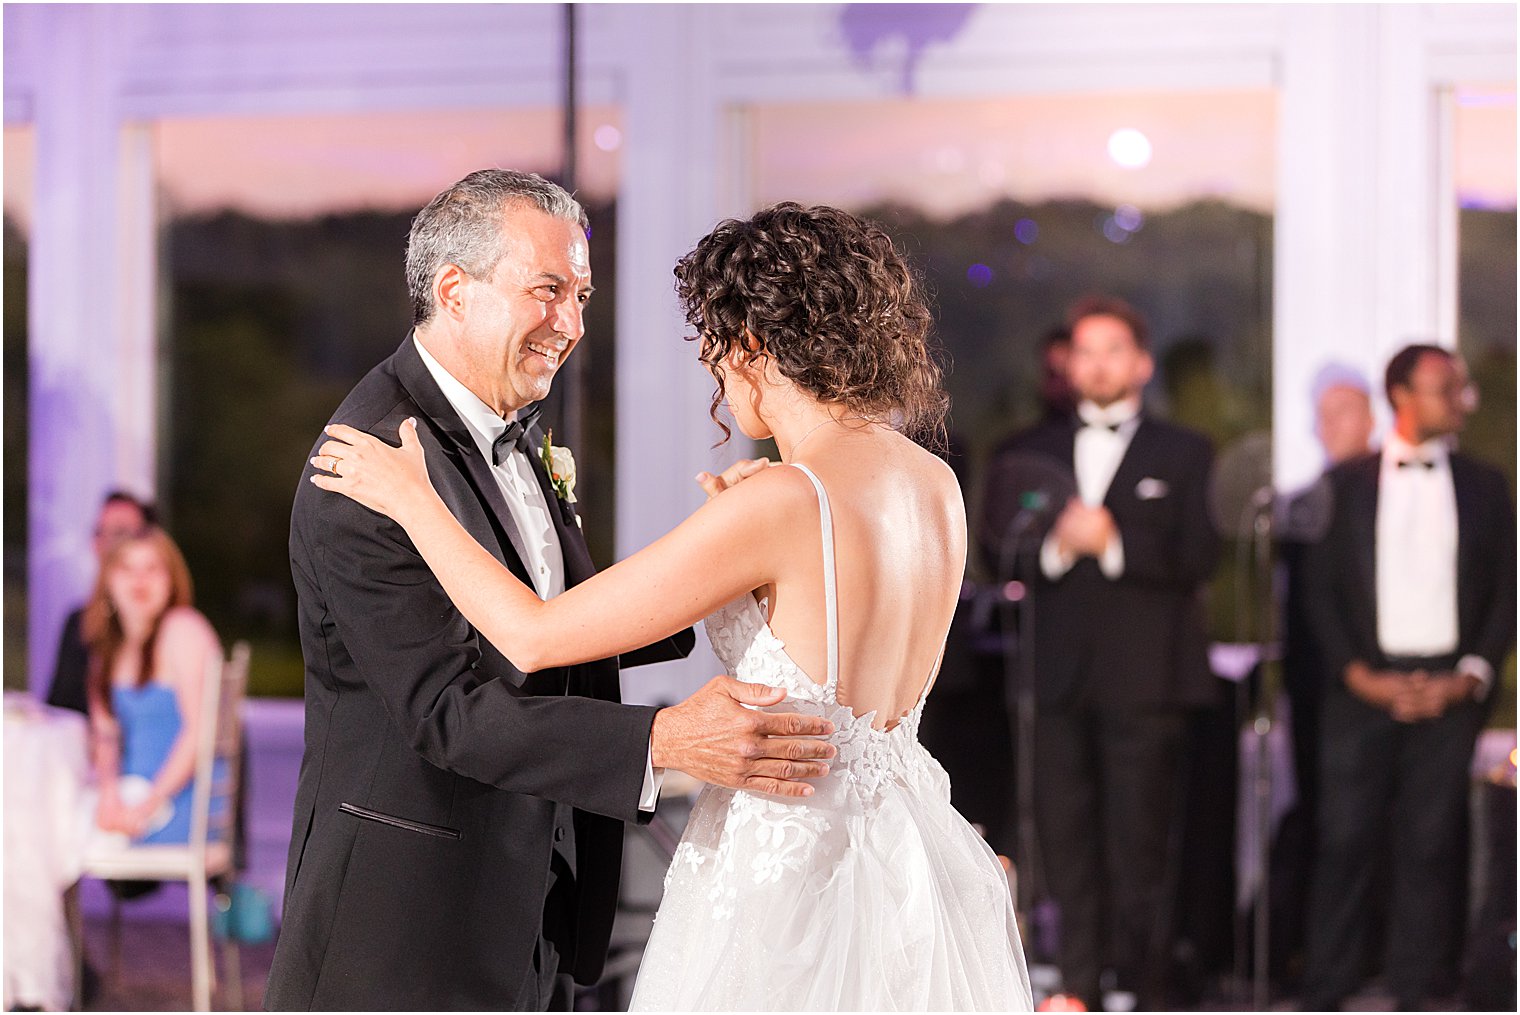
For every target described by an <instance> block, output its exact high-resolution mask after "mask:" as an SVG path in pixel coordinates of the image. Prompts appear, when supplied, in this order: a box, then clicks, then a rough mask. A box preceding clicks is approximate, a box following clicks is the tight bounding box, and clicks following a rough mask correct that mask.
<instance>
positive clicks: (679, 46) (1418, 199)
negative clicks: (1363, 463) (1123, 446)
mask: <svg viewBox="0 0 1520 1015" xmlns="http://www.w3.org/2000/svg"><path fill="white" fill-rule="evenodd" d="M874 10H876V11H877V12H878V13H879V12H880V11H881V8H879V7H878V8H874ZM866 11H867V8H864V7H861V8H855V9H849V8H847V7H846V6H845V5H834V4H797V5H774V6H771V5H689V6H675V5H591V6H584V7H582V8H580V11H579V13H580V15H581V19H582V20H581V24H582V26H583V35H582V52H583V54H584V56H583V59H584V68H583V73H582V98H583V101H585V102H587V103H591V104H602V103H614V104H617V105H620V106H621V107H622V109H623V116H624V124H625V132H624V134H625V147H624V150H623V153H624V168H623V183H622V190H621V194H620V200H619V205H618V207H619V215H620V221H619V229H618V235H619V240H618V242H619V249H618V263H619V265H620V271H621V273H622V277H621V278H620V283H621V284H620V285H619V303H618V306H617V316H618V332H619V335H620V341H621V346H620V348H619V351H618V364H619V366H618V371H619V376H618V383H619V391H620V398H619V403H618V404H619V408H618V413H619V420H618V423H619V426H618V455H619V470H618V474H619V491H618V494H619V498H618V519H617V521H618V534H619V543H620V546H619V550H620V552H622V553H627V552H630V551H632V550H633V549H636V548H638V547H639V546H642V545H644V544H646V543H647V542H649V541H650V540H652V539H653V538H655V537H656V536H658V535H659V534H660V533H662V532H664V531H665V530H666V529H668V528H669V527H670V526H671V525H672V524H674V523H675V522H676V521H677V520H678V519H679V518H681V517H682V516H683V515H684V514H685V513H686V512H687V511H689V510H690V509H691V508H692V507H693V506H694V505H695V503H696V502H697V499H698V497H699V494H698V493H697V491H696V489H695V487H694V486H693V485H692V484H691V477H692V475H693V474H695V473H696V472H697V471H699V470H700V469H703V468H706V467H708V466H709V465H711V464H712V463H713V460H714V459H713V456H712V454H711V452H710V451H709V450H708V444H709V443H710V441H711V430H710V428H709V426H708V424H707V422H706V413H705V409H706V403H707V394H708V390H709V387H708V381H707V379H706V377H705V375H704V374H703V373H702V371H701V370H700V368H698V367H697V366H696V365H695V363H694V361H693V356H692V354H691V349H690V347H689V345H687V344H686V343H683V342H680V341H679V339H680V337H681V336H682V335H683V334H684V333H685V327H684V323H683V322H682V320H681V318H680V315H679V313H678V312H677V309H676V306H675V302H674V298H673V296H672V291H671V277H670V266H671V265H672V264H673V263H674V261H675V259H676V258H677V257H678V256H679V255H680V254H682V253H684V252H685V251H686V250H687V249H688V248H689V247H690V245H691V244H692V242H693V241H695V240H696V239H697V238H698V237H700V236H701V235H702V233H703V232H704V231H705V230H706V229H707V228H708V227H709V226H710V225H711V224H712V223H713V222H714V221H715V220H716V219H718V218H720V217H722V216H724V215H727V214H734V213H738V212H742V211H744V210H746V208H747V194H748V189H747V183H746V179H745V167H746V161H745V158H744V151H745V148H744V144H745V134H744V130H743V115H742V110H741V109H739V108H738V107H742V106H743V105H744V104H746V103H752V102H780V101H801V102H805V101H809V100H822V101H828V100H835V99H847V98H855V99H871V98H875V97H897V96H901V95H903V94H904V93H905V92H906V91H911V92H912V93H913V94H919V95H924V96H937V97H949V96H964V97H994V96H1011V95H1020V94H1030V93H1039V92H1058V91H1073V90H1105V91H1111V90H1115V89H1126V88H1132V89H1145V90H1151V91H1155V90H1172V89H1182V90H1188V89H1205V90H1207V89H1225V88H1240V87H1275V88H1277V89H1278V91H1279V94H1280V110H1281V115H1280V120H1279V124H1280V126H1279V131H1280V134H1279V146H1278V180H1279V187H1278V204H1277V234H1276V238H1275V251H1276V264H1275V274H1276V278H1275V293H1276V303H1275V307H1274V350H1275V351H1274V367H1273V371H1274V375H1273V383H1274V392H1275V395H1274V406H1273V408H1274V420H1275V422H1274V426H1275V431H1276V463H1275V469H1276V474H1277V476H1278V479H1279V481H1280V482H1282V483H1283V484H1284V485H1293V484H1295V483H1296V482H1298V481H1300V480H1302V479H1305V478H1307V477H1308V476H1310V475H1312V474H1313V472H1314V471H1316V470H1317V468H1318V465H1319V462H1318V451H1317V448H1316V446H1315V445H1314V443H1313V438H1312V434H1311V432H1310V409H1309V406H1308V404H1307V395H1306V393H1307V391H1308V388H1309V383H1310V380H1311V378H1312V376H1313V374H1314V372H1315V370H1317V369H1318V367H1319V365H1320V364H1321V363H1322V362H1324V361H1325V360H1327V359H1330V358H1334V359H1339V360H1342V361H1345V362H1348V363H1351V364H1353V365H1356V366H1360V367H1361V368H1363V369H1364V370H1365V371H1366V372H1368V374H1369V375H1373V376H1375V375H1376V374H1377V373H1378V371H1379V369H1380V367H1381V364H1382V362H1383V361H1384V359H1385V358H1386V357H1387V355H1388V353H1389V352H1390V351H1391V350H1392V349H1393V348H1394V347H1396V346H1397V345H1399V344H1401V343H1402V342H1403V341H1405V340H1406V339H1407V338H1409V337H1411V336H1421V337H1429V336H1437V337H1439V338H1441V339H1442V340H1445V341H1448V342H1449V341H1451V340H1452V339H1453V328H1454V317H1455V314H1454V309H1453V308H1454V306H1455V297H1454V293H1455V268H1454V265H1455V249H1454V243H1453V238H1454V228H1453V225H1452V222H1453V219H1452V216H1453V215H1454V212H1453V211H1451V210H1450V209H1451V205H1452V202H1451V194H1450V186H1451V184H1450V164H1449V159H1450V152H1449V144H1448V143H1447V140H1448V139H1447V137H1446V134H1445V131H1446V130H1447V127H1446V126H1445V120H1444V119H1443V115H1442V109H1443V107H1442V103H1441V101H1440V98H1439V96H1440V92H1441V89H1443V88H1444V87H1446V86H1448V85H1450V84H1452V83H1455V82H1458V81H1482V82H1513V81H1514V78H1515V43H1516V34H1515V11H1514V8H1513V7H1511V6H1506V5H1435V4H1424V5H1402V6H1394V5H1388V6H1369V5H1344V6H1327V5H1321V6H1266V5H1259V6H1205V5H1145V4H1135V5H1086V6H1062V5H1029V4H1018V5H1014V4H993V5H965V6H963V5H941V6H939V7H937V8H936V7H930V6H928V5H909V6H904V7H899V8H896V9H895V10H893V11H890V12H889V13H887V14H879V16H880V17H882V18H884V19H885V20H883V21H881V22H880V23H878V24H874V25H873V24H866V25H864V28H862V23H861V20H860V19H861V18H862V17H864V15H865V12H866ZM561 17H562V13H561V9H560V7H559V6H558V5H521V6H486V5H457V6H456V5H426V6H424V5H335V6H316V5H312V6H304V5H270V6H262V5H205V6H153V5H144V6H117V7H105V6H102V7H83V6H80V7H20V6H15V5H9V6H7V7H6V8H5V11H4V18H5V36H4V46H5V67H4V73H5V99H4V109H5V120H6V123H7V124H14V123H32V124H34V125H35V129H36V138H37V166H36V174H35V175H36V179H37V180H38V181H39V183H38V193H37V195H36V203H35V207H36V214H35V219H34V225H33V238H32V244H33V246H32V251H33V253H32V258H33V259H32V268H31V280H30V295H31V303H30V306H31V315H32V317H31V322H30V327H31V361H30V369H31V371H32V382H33V399H34V403H33V418H34V425H33V427H32V448H31V469H32V473H31V522H30V524H31V526H32V533H31V546H32V551H31V561H30V564H29V568H30V575H29V580H30V586H29V593H30V606H31V624H30V637H29V647H30V650H31V677H32V684H33V686H34V687H36V686H40V685H41V684H43V683H44V682H45V681H46V679H47V674H48V673H50V667H51V660H52V653H53V648H54V645H53V641H54V639H55V637H56V632H57V629H58V624H59V622H60V620H61V617H62V613H63V611H64V610H65V609H66V607H67V606H68V605H69V604H70V603H72V602H74V601H76V600H77V599H78V598H79V597H80V596H82V594H83V592H84V583H85V581H86V580H87V578H88V573H89V560H88V545H87V538H86V537H87V533H88V530H89V527H90V524H91V519H92V516H93V513H94V510H95V506H96V504H97V503H98V500H99V495H100V494H101V493H103V492H104V490H105V489H107V488H108V487H110V486H113V485H119V484H125V485H129V486H134V487H137V488H139V489H142V490H144V491H145V492H151V484H152V482H153V478H154V472H155V469H154V459H155V450H156V447H155V428H154V419H155V412H156V410H155V408H154V407H155V406H156V404H157V396H156V392H155V390H154V376H155V373H156V355H157V354H156V351H155V350H156V342H155V329H154V321H153V307H154V300H155V293H154V289H153V287H154V281H155V270H154V265H153V243H154V238H153V222H154V215H153V208H152V181H151V175H150V170H151V162H150V153H149V152H148V150H147V145H146V141H145V135H144V133H143V132H142V131H141V130H139V129H137V128H138V127H139V126H140V125H141V124H144V123H147V122H151V121H152V120H154V119H157V118H161V117H172V116H187V115H198V116H234V115H240V114H243V115H252V114H271V113H298V112H329V113H331V112H361V111H382V110H393V109H401V108H427V107H448V108H456V109H457V108H461V107H468V106H473V105H478V106H494V107H501V106H528V107H544V106H552V105H553V104H555V103H556V102H557V101H558V97H559V88H560V85H559V76H560V67H559V60H560V52H561V42H560V36H559V32H560V23H561V22H560V19H561ZM873 29H879V31H876V37H875V38H874V40H873V39H870V38H869V36H870V35H871V32H872V30H873ZM852 39H854V40H855V44H854V48H852V43H851V40H852ZM863 40H864V41H863ZM441 182H446V181H441ZM714 667H715V663H713V662H712V660H711V658H710V657H705V656H704V657H699V658H696V659H694V660H692V661H690V662H688V663H685V664H672V665H671V666H668V667H665V668H664V670H665V672H664V673H663V675H655V676H649V675H640V676H638V677H636V678H633V679H631V680H630V683H629V692H630V694H631V696H635V697H640V698H657V697H660V696H663V695H671V694H676V693H680V692H681V691H682V690H683V689H684V688H686V687H688V686H691V685H692V684H694V683H695V682H698V681H700V680H701V679H705V677H706V676H708V675H710V674H711V673H712V672H716V670H715V669H714Z"/></svg>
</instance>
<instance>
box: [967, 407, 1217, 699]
mask: <svg viewBox="0 0 1520 1015" xmlns="http://www.w3.org/2000/svg"><path fill="white" fill-rule="evenodd" d="M1079 426H1080V423H1079V422H1078V421H1077V419H1076V418H1075V417H1069V418H1066V419H1061V420H1054V421H1049V422H1045V423H1040V424H1037V425H1036V426H1034V427H1032V428H1031V429H1029V430H1026V431H1024V432H1022V433H1020V434H1016V435H1015V436H1014V437H1012V438H1010V439H1009V440H1008V441H1006V442H1005V443H1004V444H1003V445H1002V447H1001V448H1000V449H999V453H1013V452H1024V453H1034V454H1040V455H1045V456H1047V457H1049V458H1051V459H1053V460H1055V461H1057V462H1059V463H1060V464H1062V465H1064V466H1065V467H1066V468H1067V469H1071V470H1073V472H1075V461H1074V456H1073V453H1074V449H1075V445H1076V434H1077V429H1078V427H1079ZM1212 460H1213V453H1212V451H1211V449H1210V447H1209V442H1208V440H1207V438H1205V437H1203V436H1202V435H1201V434H1197V433H1194V432H1193V431H1191V430H1185V429H1183V428H1181V427H1178V426H1173V425H1172V424H1170V423H1163V422H1161V421H1159V420H1154V419H1151V418H1149V417H1143V418H1142V419H1141V421H1140V425H1139V426H1138V427H1137V428H1136V430H1135V433H1134V436H1133V437H1132V438H1131V439H1130V443H1129V447H1128V448H1127V449H1126V450H1125V453H1124V458H1123V460H1122V461H1120V463H1119V468H1118V469H1117V470H1116V471H1115V473H1114V478H1113V482H1112V483H1111V484H1110V485H1109V488H1108V494H1107V496H1106V497H1105V498H1104V501H1103V505H1104V507H1106V508H1108V510H1109V513H1110V514H1112V515H1113V518H1114V523H1115V524H1116V525H1117V526H1118V529H1119V534H1120V537H1121V538H1122V539H1123V542H1124V573H1123V574H1122V575H1120V577H1119V578H1118V579H1117V580H1110V579H1109V578H1107V577H1105V576H1104V574H1103V572H1102V571H1101V570H1100V569H1099V567H1098V563H1097V561H1095V560H1093V559H1092V558H1091V557H1083V558H1082V559H1080V560H1078V561H1077V563H1076V564H1075V566H1073V567H1072V569H1071V570H1070V571H1068V572H1067V573H1066V574H1065V575H1063V576H1062V577H1061V578H1059V579H1057V580H1055V581H1051V580H1049V579H1047V578H1046V577H1045V575H1044V573H1043V571H1040V569H1039V565H1038V563H1037V562H1031V565H1030V570H1032V571H1034V572H1036V573H1037V574H1038V577H1037V578H1036V579H1035V582H1034V611H1035V667H1036V673H1037V683H1036V695H1037V698H1038V700H1039V701H1040V702H1041V703H1042V704H1044V705H1047V706H1051V705H1074V704H1084V705H1086V704H1090V705H1102V706H1117V707H1131V706H1133V707H1156V706H1192V705H1206V704H1209V703H1210V702H1211V701H1212V700H1213V698H1214V694H1215V681H1214V680H1213V678H1212V676H1211V674H1210V671H1209V663H1208V637H1207V634H1206V628H1205V623H1204V614H1203V602H1202V598H1201V591H1202V586H1203V583H1204V582H1205V581H1207V580H1208V578H1209V577H1210V576H1211V575H1212V574H1213V573H1214V566H1215V564H1216V563H1217V561H1218V558H1219V539H1218V536H1217V535H1216V534H1215V532H1214V526H1213V525H1212V523H1211V522H1210V518H1209V510H1208V486H1209V469H1210V465H1211V463H1212ZM1008 493H1009V494H1012V493H1013V492H1012V491H1009V492H1008ZM987 495H988V496H989V497H996V496H1002V495H1004V494H1000V492H999V491H995V490H989V491H988V493H987ZM1059 507H1060V505H1055V508H1056V509H1057V510H1058V509H1059ZM989 513H990V512H989ZM1038 552H1039V550H1038V546H1037V545H1032V546H1030V547H1029V548H1027V549H1026V550H1025V553H1027V554H1031V555H1033V556H1035V557H1037V556H1038Z"/></svg>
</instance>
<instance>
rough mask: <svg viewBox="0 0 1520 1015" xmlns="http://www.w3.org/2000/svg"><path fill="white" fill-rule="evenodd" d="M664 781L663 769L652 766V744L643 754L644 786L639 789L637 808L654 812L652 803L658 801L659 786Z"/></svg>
mask: <svg viewBox="0 0 1520 1015" xmlns="http://www.w3.org/2000/svg"><path fill="white" fill-rule="evenodd" d="M664 783H665V769H663V768H655V767H654V745H652V744H651V745H650V747H649V753H648V754H646V755H645V756H644V788H643V789H641V790H639V810H641V811H646V812H648V813H651V814H653V813H654V805H655V804H657V803H659V802H660V787H661V786H662V785H664Z"/></svg>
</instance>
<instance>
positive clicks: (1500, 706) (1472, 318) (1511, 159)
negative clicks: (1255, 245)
mask: <svg viewBox="0 0 1520 1015" xmlns="http://www.w3.org/2000/svg"><path fill="white" fill-rule="evenodd" d="M1455 120H1456V122H1455V125H1454V126H1455V138H1454V141H1455V144H1456V152H1455V165H1454V169H1455V175H1456V184H1457V201H1458V205H1459V208H1458V212H1457V342H1458V346H1459V348H1460V349H1461V351H1462V355H1463V356H1464V357H1465V358H1466V360H1467V363H1468V368H1469V369H1470V370H1471V371H1472V377H1473V381H1474V382H1475V383H1476V384H1477V387H1478V392H1479V407H1478V411H1477V412H1476V413H1474V414H1473V415H1472V417H1471V418H1470V419H1469V420H1468V422H1467V428H1466V430H1465V431H1463V434H1462V448H1463V450H1465V451H1468V452H1470V453H1471V454H1473V455H1476V456H1477V457H1479V458H1482V459H1484V460H1486V461H1488V462H1491V463H1493V464H1494V465H1496V466H1498V467H1499V468H1500V469H1502V470H1503V471H1504V474H1505V475H1506V476H1508V477H1509V492H1510V499H1511V500H1512V501H1513V499H1514V496H1515V325H1516V319H1515V297H1516V292H1515V271H1516V262H1515V239H1516V236H1515V88H1514V85H1513V84H1507V85H1503V86H1498V87H1464V88H1458V89H1457V93H1456V117H1455ZM1494 701H1495V707H1494V711H1493V714H1492V715H1491V716H1490V718H1489V725H1490V726H1492V727H1496V728H1497V727H1503V728H1508V729H1513V728H1514V725H1515V653H1514V652H1513V651H1511V652H1510V654H1509V659H1508V661H1507V662H1506V663H1505V666H1504V673H1503V675H1502V685H1501V689H1500V691H1499V692H1498V693H1497V694H1496V695H1495V698H1494Z"/></svg>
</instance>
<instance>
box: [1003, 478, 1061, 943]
mask: <svg viewBox="0 0 1520 1015" xmlns="http://www.w3.org/2000/svg"><path fill="white" fill-rule="evenodd" d="M1048 502H1049V497H1048V496H1047V495H1046V494H1045V493H1044V492H1043V491H1033V492H1030V493H1025V494H1024V495H1023V496H1022V497H1021V498H1020V508H1019V512H1018V514H1016V515H1014V516H1013V519H1012V520H1011V521H1010V522H1009V523H1008V528H1007V529H1005V530H1004V532H1003V538H1002V540H1001V541H1000V543H999V544H998V579H999V581H1000V582H1001V584H1000V586H999V588H998V603H999V607H1000V611H999V612H1000V617H1001V620H1002V630H1003V639H1002V640H1003V666H1004V671H1003V672H1004V701H1005V702H1006V703H1007V704H1006V706H1005V707H1007V708H1008V710H1009V713H1010V718H1011V719H1012V724H1013V730H1012V732H1013V740H1014V820H1015V821H1016V822H1017V825H1018V831H1017V836H1016V839H1015V843H1016V847H1017V849H1016V852H1017V866H1016V867H1015V870H1016V872H1017V874H1018V883H1017V889H1018V893H1017V899H1016V902H1017V906H1018V910H1019V911H1020V912H1021V913H1024V914H1026V919H1032V917H1033V913H1034V901H1035V899H1037V898H1040V897H1043V895H1044V894H1045V891H1044V889H1045V878H1044V869H1043V864H1042V863H1041V862H1040V850H1039V837H1038V836H1037V835H1036V830H1035V817H1034V719H1035V695H1034V685H1035V666H1034V634H1035V620H1034V594H1035V592H1034V579H1035V575H1034V568H1035V567H1038V566H1039V555H1038V554H1037V553H1036V554H1033V555H1031V554H1026V553H1022V552H1021V551H1022V550H1023V549H1024V543H1025V541H1026V539H1027V538H1028V536H1029V534H1030V530H1031V529H1032V528H1033V527H1034V525H1035V523H1036V522H1038V521H1039V520H1040V518H1041V516H1042V515H1043V514H1044V513H1045V511H1046V509H1047V507H1048ZM1031 561H1032V562H1033V567H1031ZM1013 582H1018V583H1019V585H1020V587H1021V588H1022V595H1020V596H1018V597H1017V598H1015V597H1013V596H1011V595H1010V594H1009V593H1010V589H1009V586H1010V585H1011V584H1012V583H1013ZM1015 603H1016V604H1017V606H1018V611H1017V618H1016V619H1015V617H1014V616H1013V614H1014V605H1015ZM1015 627H1016V630H1017V635H1016V637H1014V638H1009V631H1010V630H1014V629H1015Z"/></svg>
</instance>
